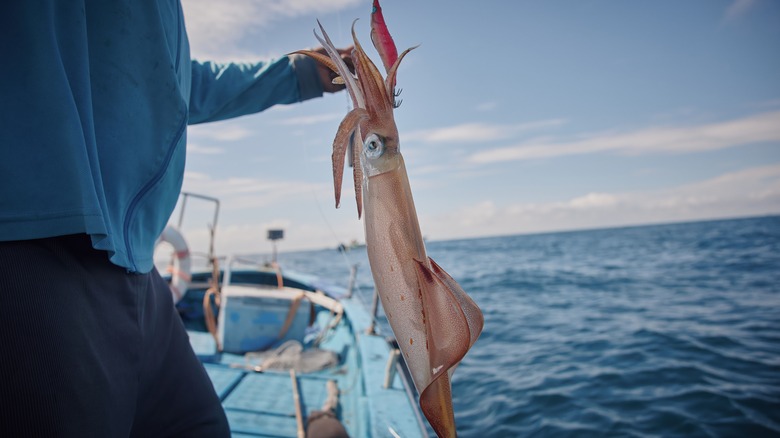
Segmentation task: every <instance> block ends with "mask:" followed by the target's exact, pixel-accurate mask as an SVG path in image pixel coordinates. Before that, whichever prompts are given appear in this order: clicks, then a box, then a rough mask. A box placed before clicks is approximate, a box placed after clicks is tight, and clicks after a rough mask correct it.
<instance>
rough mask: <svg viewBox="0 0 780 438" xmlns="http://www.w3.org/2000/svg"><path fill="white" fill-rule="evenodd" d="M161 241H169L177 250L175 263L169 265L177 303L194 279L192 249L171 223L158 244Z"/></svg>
mask: <svg viewBox="0 0 780 438" xmlns="http://www.w3.org/2000/svg"><path fill="white" fill-rule="evenodd" d="M160 242H168V243H169V244H171V245H172V246H173V249H174V251H175V253H174V255H175V257H174V259H173V265H171V266H169V267H168V272H169V273H170V274H171V284H170V287H171V295H172V296H173V302H174V303H177V302H179V300H181V298H182V297H183V296H184V294H185V293H186V292H187V287H188V286H189V283H190V281H191V280H192V276H191V275H190V250H189V249H188V248H187V241H185V240H184V236H182V234H181V233H180V232H179V230H177V229H176V228H175V227H173V226H171V225H168V226H166V227H165V229H164V230H163V232H162V234H160V238H159V239H157V244H159V243H160Z"/></svg>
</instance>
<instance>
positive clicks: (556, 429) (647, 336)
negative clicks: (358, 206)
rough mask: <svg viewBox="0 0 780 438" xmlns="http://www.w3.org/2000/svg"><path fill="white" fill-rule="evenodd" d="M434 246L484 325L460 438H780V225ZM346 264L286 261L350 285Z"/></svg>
mask: <svg viewBox="0 0 780 438" xmlns="http://www.w3.org/2000/svg"><path fill="white" fill-rule="evenodd" d="M427 246H428V252H429V255H430V256H431V257H433V258H434V259H435V260H436V261H437V262H438V263H439V264H440V265H442V266H443V267H444V268H445V269H446V270H447V271H448V272H449V273H450V274H451V275H452V276H453V277H454V278H455V279H456V280H458V282H459V283H460V284H461V285H462V286H463V288H464V289H465V290H466V291H467V292H469V294H470V295H471V296H472V297H473V298H474V299H475V301H476V302H477V303H478V304H479V306H480V307H481V308H482V311H483V312H484V314H485V329H484V331H483V333H482V336H481V337H480V339H479V341H478V342H477V344H476V345H475V346H474V348H473V349H472V350H471V351H470V352H469V354H468V355H467V356H466V358H465V360H464V361H463V362H462V363H461V365H460V366H459V367H458V370H457V372H456V373H455V376H454V379H453V393H454V395H455V399H454V403H455V412H456V421H457V423H458V427H459V432H460V435H461V436H464V437H469V436H479V437H488V436H490V437H492V436H495V437H504V436H577V437H580V436H664V437H667V436H686V437H688V436H780V217H768V218H757V219H741V220H730V221H713V222H699V223H687V224H675V225H659V226H647V227H634V228H621V229H606V230H594V231H581V232H569V233H555V234H541V235H528V236H512V237H496V238H485V239H472V240H460V241H448V242H430V243H429V244H428V245H427ZM333 253H335V251H331V252H322V251H320V252H307V253H296V254H285V255H282V257H281V259H282V260H281V261H282V262H283V263H288V265H291V266H293V267H296V266H297V267H298V268H299V269H301V270H304V269H306V270H309V271H311V270H312V268H314V271H315V273H319V274H321V275H328V276H330V278H332V279H333V280H334V281H339V282H341V283H342V284H343V283H344V281H345V280H344V277H345V276H346V273H345V272H346V268H345V267H344V260H343V259H340V258H339V257H338V256H335V255H330V254H333ZM285 258H286V260H285ZM349 258H350V261H351V262H352V263H360V264H361V267H362V268H361V274H360V277H359V284H360V285H361V290H362V292H363V293H364V294H366V296H368V294H370V291H371V289H372V286H371V278H370V272H369V269H368V263H367V260H366V256H365V251H353V252H351V253H350V254H349ZM334 272H337V274H336V276H335V277H334V274H333V273H334Z"/></svg>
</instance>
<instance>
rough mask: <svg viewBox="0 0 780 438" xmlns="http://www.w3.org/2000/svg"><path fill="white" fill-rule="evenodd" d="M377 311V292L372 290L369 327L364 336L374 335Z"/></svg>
mask: <svg viewBox="0 0 780 438" xmlns="http://www.w3.org/2000/svg"><path fill="white" fill-rule="evenodd" d="M378 310H379V292H378V291H377V290H376V288H374V299H373V300H372V301H371V325H370V326H368V328H367V329H366V334H369V335H375V334H376V312H377V311H378Z"/></svg>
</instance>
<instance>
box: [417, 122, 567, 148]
mask: <svg viewBox="0 0 780 438" xmlns="http://www.w3.org/2000/svg"><path fill="white" fill-rule="evenodd" d="M564 123H566V121H565V120H562V119H550V120H538V121H533V122H527V123H520V124H514V125H497V124H489V123H463V124H460V125H453V126H446V127H443V128H433V129H424V130H417V131H411V132H408V133H405V134H404V140H405V141H422V142H425V143H444V142H464V143H467V142H484V141H494V140H503V139H506V138H509V137H511V136H512V135H515V134H518V133H520V132H524V131H530V130H536V129H544V128H550V127H555V126H560V125H562V124H564Z"/></svg>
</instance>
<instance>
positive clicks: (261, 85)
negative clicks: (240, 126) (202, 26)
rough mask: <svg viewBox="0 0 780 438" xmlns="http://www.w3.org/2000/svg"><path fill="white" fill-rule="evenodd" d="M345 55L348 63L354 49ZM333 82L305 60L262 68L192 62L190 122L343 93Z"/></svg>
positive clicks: (293, 57)
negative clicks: (327, 94) (338, 92)
mask: <svg viewBox="0 0 780 438" xmlns="http://www.w3.org/2000/svg"><path fill="white" fill-rule="evenodd" d="M320 50H323V49H320ZM341 52H342V54H343V56H344V57H345V58H348V57H349V55H348V54H349V53H350V52H351V48H348V49H342V50H341ZM332 79H333V77H332V75H331V72H330V71H329V70H328V69H326V68H324V67H323V66H320V65H319V64H318V63H316V62H315V61H313V60H312V59H311V58H309V57H307V56H303V55H288V56H285V57H282V58H279V59H276V60H273V61H268V62H265V61H263V62H257V63H214V62H200V61H192V83H191V87H190V103H189V123H190V124H196V123H203V122H213V121H217V120H225V119H229V118H233V117H238V116H242V115H246V114H253V113H256V112H260V111H263V110H265V109H267V108H269V107H271V106H273V105H276V104H290V103H295V102H302V101H304V100H307V99H311V98H314V97H320V96H322V94H323V92H329V93H333V92H336V91H339V90H342V89H344V86H343V85H336V84H333V83H332V82H331V81H332Z"/></svg>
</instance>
